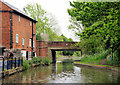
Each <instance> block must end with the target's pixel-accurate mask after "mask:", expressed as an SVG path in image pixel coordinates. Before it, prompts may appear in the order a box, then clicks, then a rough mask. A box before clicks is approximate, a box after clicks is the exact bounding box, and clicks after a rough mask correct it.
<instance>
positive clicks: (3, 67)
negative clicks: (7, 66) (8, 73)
mask: <svg viewBox="0 0 120 85" xmlns="http://www.w3.org/2000/svg"><path fill="white" fill-rule="evenodd" d="M2 71H4V57H3V65H2Z"/></svg>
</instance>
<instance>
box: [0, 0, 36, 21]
mask: <svg viewBox="0 0 120 85" xmlns="http://www.w3.org/2000/svg"><path fill="white" fill-rule="evenodd" d="M0 1H1V2H3V3H4V4H5V5H7V6H9V7H10V8H11V9H13V11H14V12H16V13H18V14H20V15H23V16H24V17H25V18H27V19H30V20H32V21H34V22H37V21H36V20H35V19H33V18H31V17H29V16H28V15H27V14H25V13H24V12H23V11H21V10H19V9H18V8H16V7H14V6H13V5H11V4H9V3H7V2H5V1H3V0H0Z"/></svg>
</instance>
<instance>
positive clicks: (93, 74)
mask: <svg viewBox="0 0 120 85" xmlns="http://www.w3.org/2000/svg"><path fill="white" fill-rule="evenodd" d="M81 74H83V75H84V76H85V77H84V81H85V82H86V83H88V82H89V83H90V82H92V83H101V82H102V83H113V82H118V78H117V77H118V74H116V73H114V72H113V71H108V70H106V69H105V70H104V69H98V68H96V69H95V68H92V67H81Z"/></svg>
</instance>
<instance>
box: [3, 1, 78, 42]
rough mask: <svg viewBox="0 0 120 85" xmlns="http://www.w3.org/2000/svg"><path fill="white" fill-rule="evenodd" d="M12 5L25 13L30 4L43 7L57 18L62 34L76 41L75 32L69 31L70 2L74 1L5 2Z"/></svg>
mask: <svg viewBox="0 0 120 85" xmlns="http://www.w3.org/2000/svg"><path fill="white" fill-rule="evenodd" d="M4 1H6V2H8V3H10V4H11V5H13V6H15V7H17V8H19V9H20V10H22V11H23V8H24V7H25V6H26V5H27V4H30V3H38V4H40V5H41V6H42V8H43V9H44V10H46V11H47V12H49V13H51V14H52V15H54V16H55V18H56V20H57V22H58V25H59V26H60V30H61V33H63V34H64V35H65V36H66V37H68V38H70V37H71V38H73V39H74V40H75V41H76V40H77V39H75V36H73V32H72V31H69V30H68V26H69V24H70V23H69V17H70V16H69V15H68V13H67V9H68V8H70V5H69V1H73V0H4Z"/></svg>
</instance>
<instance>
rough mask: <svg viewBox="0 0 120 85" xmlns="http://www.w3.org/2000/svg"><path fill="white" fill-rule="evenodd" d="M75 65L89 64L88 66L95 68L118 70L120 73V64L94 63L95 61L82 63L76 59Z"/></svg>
mask: <svg viewBox="0 0 120 85" xmlns="http://www.w3.org/2000/svg"><path fill="white" fill-rule="evenodd" d="M74 65H81V66H88V67H94V68H104V69H109V70H113V71H117V72H119V73H120V67H118V66H111V65H101V64H94V63H82V62H76V61H75V62H74Z"/></svg>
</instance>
